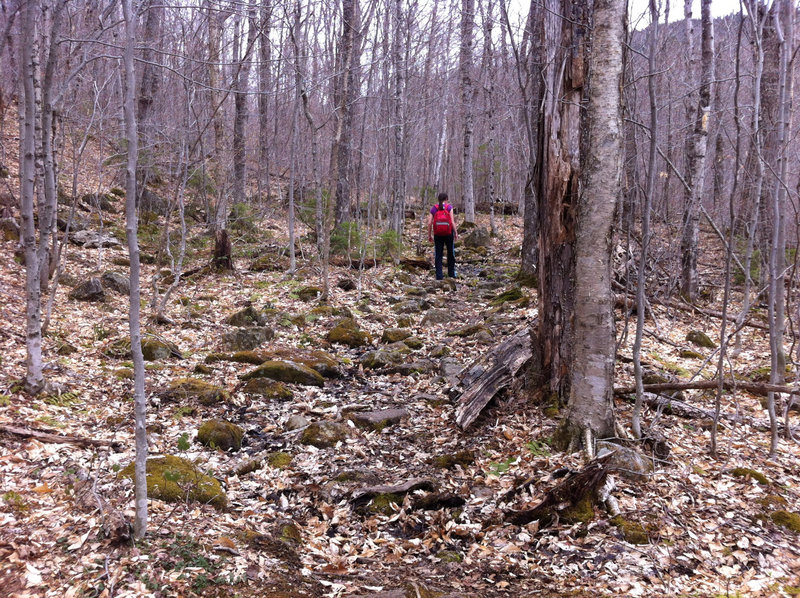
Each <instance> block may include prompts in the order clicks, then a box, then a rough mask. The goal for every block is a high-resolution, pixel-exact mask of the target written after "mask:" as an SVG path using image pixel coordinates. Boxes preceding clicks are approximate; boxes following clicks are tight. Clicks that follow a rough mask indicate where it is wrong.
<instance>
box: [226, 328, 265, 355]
mask: <svg viewBox="0 0 800 598" xmlns="http://www.w3.org/2000/svg"><path fill="white" fill-rule="evenodd" d="M274 337H275V331H274V330H273V329H272V328H266V327H263V326H252V327H249V328H236V329H235V330H231V331H230V332H226V333H225V334H223V335H222V344H223V346H224V347H225V348H226V349H228V350H230V351H250V350H252V349H255V348H257V347H260V346H261V345H263V344H264V343H266V342H267V341H268V340H271V339H273V338H274Z"/></svg>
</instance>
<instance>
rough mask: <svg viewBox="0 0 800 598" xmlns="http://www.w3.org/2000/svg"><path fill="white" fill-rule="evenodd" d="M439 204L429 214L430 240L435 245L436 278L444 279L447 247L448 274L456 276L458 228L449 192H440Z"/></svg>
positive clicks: (452, 276)
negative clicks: (455, 245) (455, 246)
mask: <svg viewBox="0 0 800 598" xmlns="http://www.w3.org/2000/svg"><path fill="white" fill-rule="evenodd" d="M437 200H438V202H439V203H438V204H436V205H434V206H432V207H431V211H430V214H429V215H428V240H429V241H430V242H431V243H433V247H434V264H435V265H436V280H442V278H444V277H443V275H442V257H443V253H444V248H445V247H447V276H449V277H450V278H455V277H456V254H455V249H454V248H453V243H454V242H455V241H456V239H458V230H457V229H456V223H455V220H454V219H453V206H451V205H450V204H449V203H447V193H439V196H438V197H437Z"/></svg>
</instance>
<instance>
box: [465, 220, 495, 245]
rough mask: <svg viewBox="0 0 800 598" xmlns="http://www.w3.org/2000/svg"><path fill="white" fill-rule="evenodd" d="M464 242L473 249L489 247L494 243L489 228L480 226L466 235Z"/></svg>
mask: <svg viewBox="0 0 800 598" xmlns="http://www.w3.org/2000/svg"><path fill="white" fill-rule="evenodd" d="M463 243H464V246H465V247H471V248H473V249H477V248H479V247H489V246H490V245H491V244H492V237H491V235H490V234H489V231H488V230H486V229H485V228H484V227H482V226H479V227H477V228H475V229H473V230H471V231H470V232H468V233H467V234H466V235H464V238H463Z"/></svg>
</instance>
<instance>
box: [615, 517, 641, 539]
mask: <svg viewBox="0 0 800 598" xmlns="http://www.w3.org/2000/svg"><path fill="white" fill-rule="evenodd" d="M611 523H612V524H613V525H614V526H616V527H618V528H619V530H620V532H622V537H623V538H624V540H625V541H626V542H629V543H630V544H649V543H650V537H649V535H648V533H647V530H646V529H645V528H644V526H643V525H642V524H641V523H639V522H638V521H630V520H628V519H625V518H624V517H623V516H622V515H617V516H616V517H614V518H613V519H611Z"/></svg>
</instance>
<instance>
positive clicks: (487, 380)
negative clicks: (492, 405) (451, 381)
mask: <svg viewBox="0 0 800 598" xmlns="http://www.w3.org/2000/svg"><path fill="white" fill-rule="evenodd" d="M532 355H533V353H532V350H531V338H530V332H529V330H528V329H527V328H525V329H523V330H521V331H519V332H517V333H516V334H515V335H514V336H512V337H511V338H509V339H508V340H506V341H503V342H502V343H500V344H498V345H495V346H494V347H492V348H491V349H489V350H488V351H487V352H486V353H485V354H484V355H482V356H481V357H479V358H478V359H477V360H475V361H474V362H472V364H470V365H469V366H467V367H466V368H465V369H464V370H462V372H461V373H460V374H459V376H458V378H459V380H460V382H459V384H458V387H460V388H461V389H463V390H462V391H461V393H460V395H457V396H459V399H458V407H457V408H456V423H457V424H458V425H459V427H460V428H461V429H462V430H466V429H467V428H468V427H469V426H470V425H471V424H472V422H474V421H475V420H476V419H477V417H478V416H479V415H480V413H481V411H483V408H484V407H486V405H488V404H489V401H491V400H492V399H493V398H494V397H495V396H497V394H498V393H499V392H500V391H502V390H503V389H505V388H507V387H508V386H510V385H511V383H512V382H513V380H514V378H515V377H516V376H517V374H518V373H519V371H520V370H521V369H522V368H523V367H524V366H525V365H526V364H527V363H528V362H529V361H530V359H531V356H532Z"/></svg>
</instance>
